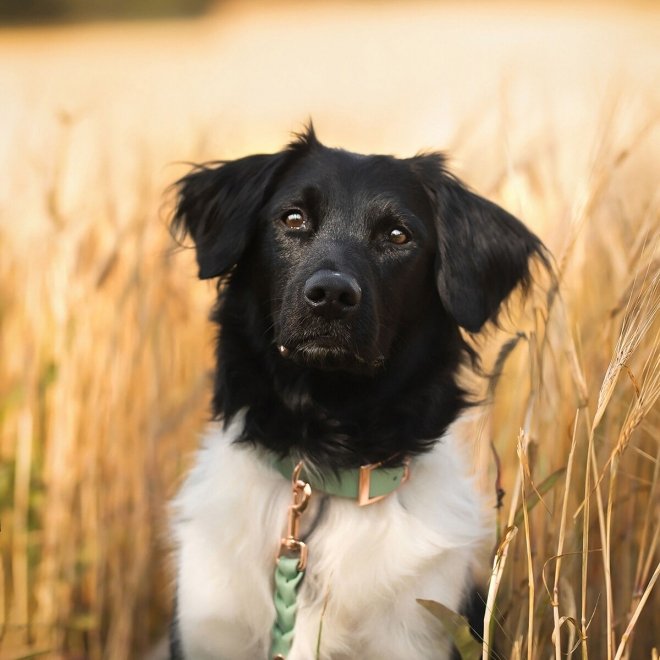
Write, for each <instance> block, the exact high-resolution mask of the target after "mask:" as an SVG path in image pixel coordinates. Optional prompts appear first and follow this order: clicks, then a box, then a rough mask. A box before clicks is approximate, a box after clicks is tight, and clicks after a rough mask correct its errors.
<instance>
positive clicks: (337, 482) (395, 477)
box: [273, 457, 409, 506]
mask: <svg viewBox="0 0 660 660" xmlns="http://www.w3.org/2000/svg"><path fill="white" fill-rule="evenodd" d="M296 464H297V462H296V461H294V460H293V459H292V458H289V457H287V458H283V459H275V461H274V463H273V465H274V467H275V468H276V469H277V471H278V472H279V473H280V474H281V475H282V476H283V477H285V478H286V479H291V474H292V472H293V469H294V467H295V466H296ZM408 477H409V468H408V461H406V462H405V463H404V464H403V465H402V466H399V467H383V466H382V463H371V464H370V465H362V466H361V467H359V468H354V469H348V470H340V471H339V473H338V474H335V473H334V472H330V473H328V474H319V473H318V472H316V471H314V470H309V471H308V470H305V465H304V463H303V467H302V471H301V478H302V479H304V480H305V481H306V482H308V483H309V485H310V486H311V487H312V490H319V491H322V492H324V493H327V494H328V495H336V496H337V497H345V498H347V499H351V500H356V501H357V503H358V504H359V505H360V506H365V505H367V504H373V503H374V502H378V501H379V500H382V499H383V498H385V497H387V496H388V495H389V494H390V493H393V492H394V491H395V490H396V489H397V488H398V487H399V486H400V485H401V484H403V483H405V482H406V481H407V480H408Z"/></svg>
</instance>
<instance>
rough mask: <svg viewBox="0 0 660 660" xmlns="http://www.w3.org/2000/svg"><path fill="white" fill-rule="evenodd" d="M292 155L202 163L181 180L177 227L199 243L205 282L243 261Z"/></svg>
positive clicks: (174, 220)
mask: <svg viewBox="0 0 660 660" xmlns="http://www.w3.org/2000/svg"><path fill="white" fill-rule="evenodd" d="M287 157H288V155H287V153H286V152H279V153H275V154H257V155H254V156H247V157H245V158H239V159H238V160H233V161H229V162H225V163H212V164H210V165H202V166H200V167H197V168H195V169H194V170H193V171H192V172H190V174H187V175H186V176H184V177H183V178H182V179H180V180H179V181H177V182H176V184H175V187H176V189H177V192H178V198H177V204H176V208H175V211H174V217H173V220H172V229H173V231H174V232H175V233H187V234H189V235H190V236H191V237H192V238H193V240H194V241H195V248H196V254H197V263H198V265H199V277H200V279H210V278H212V277H218V276H220V275H224V274H225V273H227V272H228V271H229V270H230V269H231V268H232V266H234V264H236V263H237V262H238V260H239V259H240V258H241V255H242V254H243V252H244V250H245V248H246V247H247V245H248V243H249V242H250V240H251V238H252V236H253V235H254V233H255V231H256V229H257V225H258V216H259V212H260V210H261V209H262V207H263V205H264V203H265V201H266V198H267V196H268V193H269V190H271V189H272V184H273V182H274V179H275V177H276V175H277V172H278V171H279V170H280V168H281V167H282V166H283V165H284V162H285V159H286V158H287Z"/></svg>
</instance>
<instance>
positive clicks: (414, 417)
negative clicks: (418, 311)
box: [213, 289, 468, 469]
mask: <svg viewBox="0 0 660 660" xmlns="http://www.w3.org/2000/svg"><path fill="white" fill-rule="evenodd" d="M258 307H259V306H258V303H257V301H256V300H250V299H249V298H246V297H245V296H244V295H243V296H242V297H241V298H240V299H239V298H238V297H236V298H234V297H233V296H232V292H231V289H229V290H228V291H227V292H226V294H225V295H224V296H222V299H221V300H220V301H219V303H218V307H217V308H216V310H215V312H214V314H213V320H214V321H215V322H216V323H218V324H219V325H220V327H221V328H222V330H221V333H220V337H219V341H218V348H217V353H218V355H217V357H218V360H217V363H218V367H217V371H216V374H215V389H214V398H213V412H214V415H215V416H216V417H217V418H222V419H224V420H225V421H226V422H229V421H230V420H231V419H232V418H233V416H234V415H235V414H236V413H237V412H239V411H240V410H245V426H244V430H243V433H242V434H241V436H240V438H239V442H249V443H253V444H256V445H259V446H261V447H264V448H266V449H268V450H270V451H272V452H274V453H276V454H278V455H280V456H286V455H291V454H295V455H297V456H302V457H305V458H306V459H308V460H309V461H310V462H311V463H313V464H315V465H317V466H322V467H323V468H327V469H343V468H353V467H358V466H360V465H363V464H366V463H376V462H380V461H388V460H390V459H391V458H392V456H396V455H398V456H402V457H403V456H414V455H416V454H420V453H423V452H425V451H428V450H429V449H430V448H431V447H432V446H433V444H434V443H435V441H436V440H437V439H438V438H439V437H440V436H442V434H443V433H444V431H445V430H446V429H447V427H448V426H449V424H451V422H453V421H454V419H456V417H457V416H458V414H459V413H460V412H461V410H462V409H463V408H464V407H465V406H466V405H467V403H466V400H465V392H464V391H463V390H462V389H461V388H460V386H459V385H458V383H457V372H458V370H459V368H460V366H461V360H462V358H464V357H465V356H467V354H468V349H467V347H466V345H465V343H464V341H463V339H462V338H461V336H460V334H459V333H458V331H457V330H455V327H454V326H452V325H451V324H449V323H446V321H445V320H444V318H443V317H442V316H441V315H433V314H426V316H425V321H424V323H423V324H420V325H419V326H416V327H415V336H412V337H401V338H399V339H398V342H397V347H396V350H395V351H393V354H392V356H391V357H390V358H389V359H388V360H386V362H385V364H384V365H383V367H382V368H381V369H379V370H378V371H377V372H376V373H374V374H373V375H355V374H350V373H345V372H333V371H320V370H317V369H312V368H308V367H302V366H299V365H297V364H294V363H292V362H291V361H290V360H288V359H286V358H283V357H282V356H281V355H279V353H278V351H277V347H276V344H275V341H274V338H273V335H272V332H269V331H268V324H267V321H266V319H265V318H264V315H263V314H261V313H259V310H258ZM439 325H441V326H443V327H438V326H439ZM246 330H247V331H246ZM428 334H430V335H431V336H432V337H435V338H437V337H443V338H444V341H436V342H429V341H428V339H427V340H426V341H424V340H423V339H424V337H425V335H428ZM429 344H431V345H433V346H434V349H433V352H432V354H428V353H425V352H422V351H421V348H420V347H428V346H429Z"/></svg>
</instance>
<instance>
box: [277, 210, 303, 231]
mask: <svg viewBox="0 0 660 660" xmlns="http://www.w3.org/2000/svg"><path fill="white" fill-rule="evenodd" d="M282 222H283V223H284V224H285V225H286V226H287V227H288V228H289V229H306V228H307V222H306V221H305V216H304V215H303V213H302V211H299V210H298V209H292V210H291V211H287V212H286V213H284V214H283V215H282Z"/></svg>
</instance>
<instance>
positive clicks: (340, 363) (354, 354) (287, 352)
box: [278, 335, 384, 373]
mask: <svg viewBox="0 0 660 660" xmlns="http://www.w3.org/2000/svg"><path fill="white" fill-rule="evenodd" d="M278 349H279V352H280V355H281V356H282V357H284V358H287V359H290V360H292V361H293V362H295V363H296V364H298V365H300V366H304V367H311V368H315V369H323V370H327V371H350V372H354V373H368V372H371V371H373V370H375V369H377V368H378V367H380V366H382V364H383V362H384V358H383V357H382V356H378V357H376V358H374V359H368V358H365V357H364V356H362V355H361V354H360V353H359V352H358V351H357V350H356V349H354V348H353V347H351V346H348V345H345V344H343V343H341V342H338V341H337V339H336V338H335V337H331V336H329V335H318V336H315V337H306V338H305V339H303V340H301V341H298V342H287V343H282V344H280V345H279V346H278Z"/></svg>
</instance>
